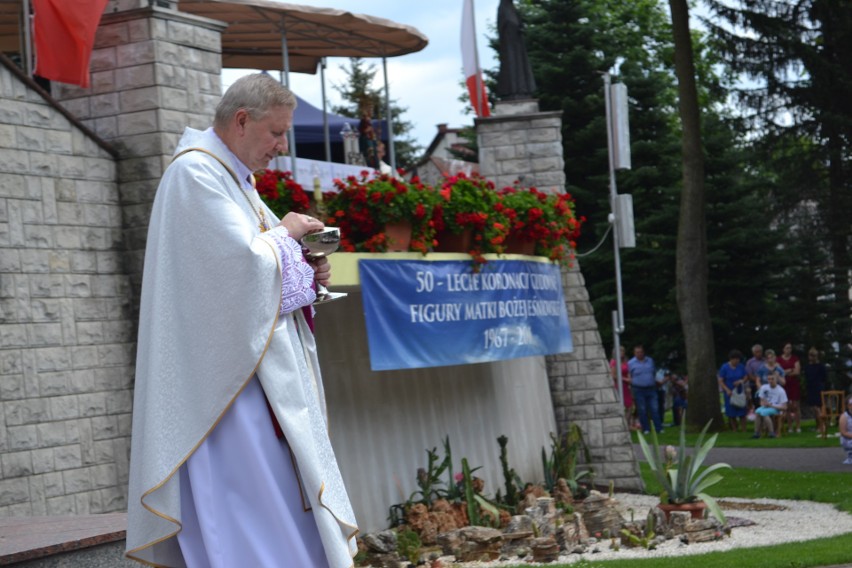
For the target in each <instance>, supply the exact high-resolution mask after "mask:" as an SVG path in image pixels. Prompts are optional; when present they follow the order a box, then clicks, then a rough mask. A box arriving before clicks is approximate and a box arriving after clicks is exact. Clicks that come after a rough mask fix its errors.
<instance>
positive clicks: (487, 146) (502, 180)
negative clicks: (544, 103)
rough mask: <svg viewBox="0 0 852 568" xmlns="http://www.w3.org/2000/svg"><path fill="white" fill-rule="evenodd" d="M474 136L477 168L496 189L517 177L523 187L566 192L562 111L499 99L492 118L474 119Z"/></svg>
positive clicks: (533, 102)
mask: <svg viewBox="0 0 852 568" xmlns="http://www.w3.org/2000/svg"><path fill="white" fill-rule="evenodd" d="M476 137H477V140H478V144H479V171H480V173H482V175H484V176H485V177H487V178H488V179H490V180H492V181H493V182H494V183H495V184H496V185H497V187H498V188H499V187H505V186H507V185H512V184H513V183H515V180H518V179H519V180H520V181H521V183H522V184H523V185H524V186H526V187H530V186H534V187H537V188H538V189H540V190H542V191H556V192H563V191H565V171H564V170H565V162H564V161H563V159H562V113H561V112H539V110H538V102H537V101H511V102H501V103H499V104H498V105H496V106H495V107H494V114H493V116H492V117H491V118H486V119H477V120H476ZM485 172H488V173H485Z"/></svg>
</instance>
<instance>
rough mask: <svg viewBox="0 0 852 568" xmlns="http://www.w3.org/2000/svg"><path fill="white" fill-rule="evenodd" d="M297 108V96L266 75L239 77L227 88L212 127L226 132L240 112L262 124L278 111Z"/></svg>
mask: <svg viewBox="0 0 852 568" xmlns="http://www.w3.org/2000/svg"><path fill="white" fill-rule="evenodd" d="M281 106H283V107H287V108H289V109H291V110H295V108H296V95H294V94H293V92H292V91H291V90H290V89H288V88H287V87H285V86H284V85H282V84H281V83H279V82H278V81H276V80H275V79H273V78H272V77H270V76H269V75H267V74H265V73H255V74H253V75H245V76H243V77H240V78H239V79H237V80H236V81H234V83H233V84H232V85H231V86H230V87H228V90H227V91H225V94H224V95H223V96H222V100H220V101H219V104H218V105H217V106H216V114H215V116H214V117H213V125H214V126H216V127H219V128H223V127H225V126H226V125H227V123H228V122H229V121H230V120H231V119H232V118H233V117H234V115H235V114H236V113H237V111H238V110H240V109H245V110H246V111H247V112H248V114H249V116H250V117H251V118H252V119H254V120H260V119H262V118H263V117H264V115H265V114H266V113H267V112H268V111H269V110H270V109H273V108H275V107H281Z"/></svg>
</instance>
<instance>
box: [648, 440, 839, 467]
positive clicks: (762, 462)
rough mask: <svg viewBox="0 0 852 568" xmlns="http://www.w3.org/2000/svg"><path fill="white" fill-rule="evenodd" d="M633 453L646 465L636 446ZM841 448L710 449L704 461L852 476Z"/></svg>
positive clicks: (735, 465) (737, 465)
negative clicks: (849, 474)
mask: <svg viewBox="0 0 852 568" xmlns="http://www.w3.org/2000/svg"><path fill="white" fill-rule="evenodd" d="M633 451H634V452H635V453H636V457H637V459H638V460H640V461H645V456H644V455H643V454H642V449H641V448H640V447H639V444H634V445H633ZM845 457H846V456H845V454H844V453H843V450H841V449H840V444H839V443H838V444H837V447H836V448H713V449H712V450H710V454H709V455H708V456H707V459H706V460H705V462H704V463H705V464H707V465H710V464H714V463H717V462H724V463H727V464H728V465H730V466H731V467H751V468H758V469H775V470H781V471H827V472H839V473H845V472H848V473H852V465H844V464H843V463H842V462H843V460H844V459H845Z"/></svg>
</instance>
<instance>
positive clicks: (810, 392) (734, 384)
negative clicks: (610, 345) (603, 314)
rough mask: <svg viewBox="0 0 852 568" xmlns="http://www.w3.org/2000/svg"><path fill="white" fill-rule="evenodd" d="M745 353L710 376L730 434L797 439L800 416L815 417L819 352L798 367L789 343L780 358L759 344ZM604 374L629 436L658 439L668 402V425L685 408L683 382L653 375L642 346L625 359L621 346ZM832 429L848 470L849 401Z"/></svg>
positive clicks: (851, 456) (851, 441) (820, 382)
mask: <svg viewBox="0 0 852 568" xmlns="http://www.w3.org/2000/svg"><path fill="white" fill-rule="evenodd" d="M751 353H752V356H751V358H749V359H748V360H747V361H745V362H743V359H744V357H743V354H742V352H740V351H738V350H736V349H734V350H732V351H731V352H730V353H728V361H727V362H726V363H723V364H722V366H721V367H719V371H718V373H717V375H716V380H717V382H718V385H719V391H720V392H721V393H722V397H723V401H724V414H725V417H726V418H727V420H728V425H729V427H730V429H731V430H732V431H734V432H744V433H745V432H748V427H747V424H748V422H753V423H754V427H753V433H752V437H753V438H760V437H761V436H762V435H763V434H764V433H765V434H766V436H768V437H770V438H775V437H776V436H777V435H779V434H781V431H776V430H777V429H781V430H782V431H783V430H786V431H787V433H788V434H794V433H795V434H798V433H801V432H802V414H803V413H810V414H812V415H813V416H815V417H817V416H818V413H819V412H820V410H819V409H820V407H821V406H822V392H823V390H825V388H826V386H827V381H828V369H827V367H826V365H825V363H823V362H822V361H820V353H819V350H818V349H817V348H816V347H811V348H810V349H808V352H807V362H806V363H805V364H804V365H803V364H802V362H801V360H800V359H799V357H798V356H797V355H796V354H795V353H794V352H793V344H792V343H791V342H787V343H785V344H784V345H783V346H782V348H781V354H780V355H778V354H776V353H775V351H774V350H772V349H766V350H765V351H764V349H763V346H762V345H759V344H758V345H754V346H753V347H752V348H751ZM613 355H615V353H613ZM610 372H611V374H612V378H613V381H614V386H615V388H616V389H617V388H618V380H619V373H620V374H621V384H622V397H621V398H622V401H623V403H624V408H625V416H626V417H627V420H628V424H629V426H630V429H631V430H641V431H642V432H643V433H645V434H649V433H650V430H651V425H652V424H653V427H654V430H656V432H657V433H662V432H663V426H664V423H663V417H664V415H665V412H666V409H667V404H666V403H667V400H668V399H669V396H670V398H671V406H670V407H671V409H672V422H673V425H674V426H679V425H680V422H681V420H682V419H683V412H684V410H685V409H686V407H687V394H688V382H687V377H686V376H682V375H678V374H676V373H674V372H671V371H668V370H665V369H661V370H657V368H656V366H655V363H654V360H653V359H652V358H651V357H650V356H648V355H646V354H645V348H644V346H642V345H636V346H635V347H634V348H633V357H632V358H630V359H628V358H627V351H626V349H625V348H624V347H623V346H622V347H621V348H620V350H619V354H618V359H617V360H616V357H615V356H613V358H612V359H611V360H610ZM838 426H839V428H838V430H839V435H840V443H841V446H842V448H843V450H844V451H845V452H846V460H845V461H844V462H843V463H844V464H847V465H852V396H848V397H847V398H846V411H845V412H844V413H843V414H841V416H840V419H839V421H838Z"/></svg>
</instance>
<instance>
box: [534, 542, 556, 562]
mask: <svg viewBox="0 0 852 568" xmlns="http://www.w3.org/2000/svg"><path fill="white" fill-rule="evenodd" d="M531 548H532V554H533V562H555V561H556V560H558V559H559V545H558V544H557V543H556V539H555V538H553V537H552V536H546V537H540V538H534V539H533V541H532V545H531Z"/></svg>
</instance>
